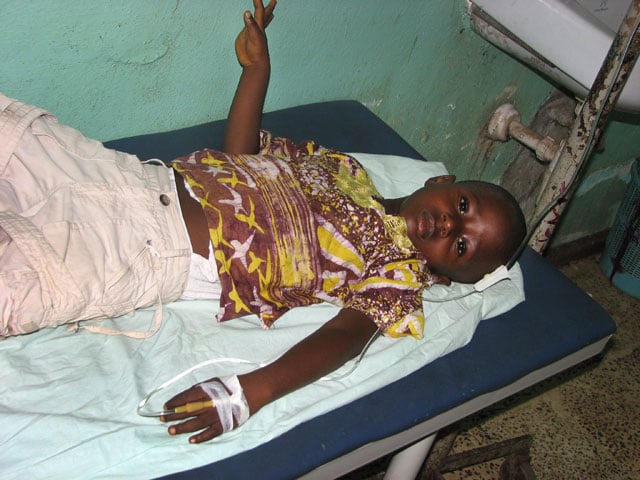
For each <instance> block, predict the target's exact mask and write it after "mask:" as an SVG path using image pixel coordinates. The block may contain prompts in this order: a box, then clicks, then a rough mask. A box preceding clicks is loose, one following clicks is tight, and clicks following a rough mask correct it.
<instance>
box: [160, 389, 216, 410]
mask: <svg viewBox="0 0 640 480" xmlns="http://www.w3.org/2000/svg"><path fill="white" fill-rule="evenodd" d="M209 399H210V398H209V396H208V395H207V394H206V393H204V391H203V390H202V389H201V388H200V387H199V386H197V385H196V386H193V387H191V388H190V389H188V390H185V391H184V392H181V393H179V394H177V395H176V396H174V397H172V398H171V399H170V400H169V401H168V402H167V403H165V408H167V409H168V410H172V409H174V408H176V407H178V406H180V405H184V404H186V403H191V402H202V401H205V400H209Z"/></svg>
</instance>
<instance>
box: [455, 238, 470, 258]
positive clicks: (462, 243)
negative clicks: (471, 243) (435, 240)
mask: <svg viewBox="0 0 640 480" xmlns="http://www.w3.org/2000/svg"><path fill="white" fill-rule="evenodd" d="M466 251H467V241H466V240H465V239H464V238H459V239H458V240H457V242H456V253H457V254H458V256H459V257H461V256H463V255H464V254H465V253H466Z"/></svg>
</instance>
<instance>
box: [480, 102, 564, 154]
mask: <svg viewBox="0 0 640 480" xmlns="http://www.w3.org/2000/svg"><path fill="white" fill-rule="evenodd" d="M487 136H488V137H489V138H491V139H492V140H499V141H501V142H506V141H507V140H509V138H513V139H514V140H517V141H518V142H520V143H522V144H523V145H525V146H527V147H529V148H530V149H531V150H533V151H534V152H535V154H536V157H537V158H538V160H540V161H541V162H544V163H549V162H551V161H552V160H553V159H555V157H556V155H557V154H558V151H559V150H560V145H559V144H558V143H557V142H556V141H555V140H554V139H553V138H551V137H548V136H547V137H543V136H542V135H539V134H538V133H537V132H536V131H534V130H532V129H530V128H528V127H525V126H524V125H523V124H522V123H520V113H518V111H517V110H516V108H515V107H514V106H513V105H511V104H510V103H505V104H504V105H500V106H499V107H498V108H497V109H496V111H495V112H493V115H492V116H491V119H490V120H489V123H488V125H487Z"/></svg>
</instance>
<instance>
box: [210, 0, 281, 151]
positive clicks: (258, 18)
mask: <svg viewBox="0 0 640 480" xmlns="http://www.w3.org/2000/svg"><path fill="white" fill-rule="evenodd" d="M253 5H254V13H253V15H252V14H251V13H250V12H248V11H247V12H245V14H244V24H245V26H244V28H243V29H242V31H241V32H240V34H239V35H238V37H237V38H236V43H235V49H236V56H237V58H238V62H239V63H240V65H241V66H242V74H241V75H240V80H239V82H238V86H237V88H236V93H235V95H234V97H233V101H232V103H231V108H230V109H229V114H228V116H227V123H226V125H225V131H224V140H223V145H222V150H223V151H224V152H226V153H257V152H258V149H259V147H260V124H261V121H262V107H263V106H264V100H265V97H266V94H267V87H268V86H269V76H270V74H271V62H270V59H269V48H268V44H267V36H266V34H265V29H266V28H267V26H268V25H269V23H271V20H272V19H273V10H274V9H275V8H276V1H275V0H270V1H269V3H268V4H267V6H266V7H264V6H263V5H262V0H253Z"/></svg>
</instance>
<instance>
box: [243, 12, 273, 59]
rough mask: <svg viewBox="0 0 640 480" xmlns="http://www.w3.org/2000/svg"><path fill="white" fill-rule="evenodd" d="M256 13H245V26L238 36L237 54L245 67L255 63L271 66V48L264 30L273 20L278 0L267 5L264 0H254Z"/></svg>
mask: <svg viewBox="0 0 640 480" xmlns="http://www.w3.org/2000/svg"><path fill="white" fill-rule="evenodd" d="M253 8H254V13H253V15H251V12H249V11H246V12H245V13H244V28H243V29H242V31H241V32H240V33H239V34H238V37H237V38H236V44H235V47H236V56H237V57H238V62H240V65H242V67H243V68H246V67H251V66H254V65H265V66H269V48H268V46H267V36H266V35H265V33H264V31H265V29H266V28H267V26H268V25H269V23H271V20H273V10H274V9H275V8H276V0H270V1H269V4H268V5H267V6H266V7H265V6H264V5H263V4H262V0H253Z"/></svg>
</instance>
